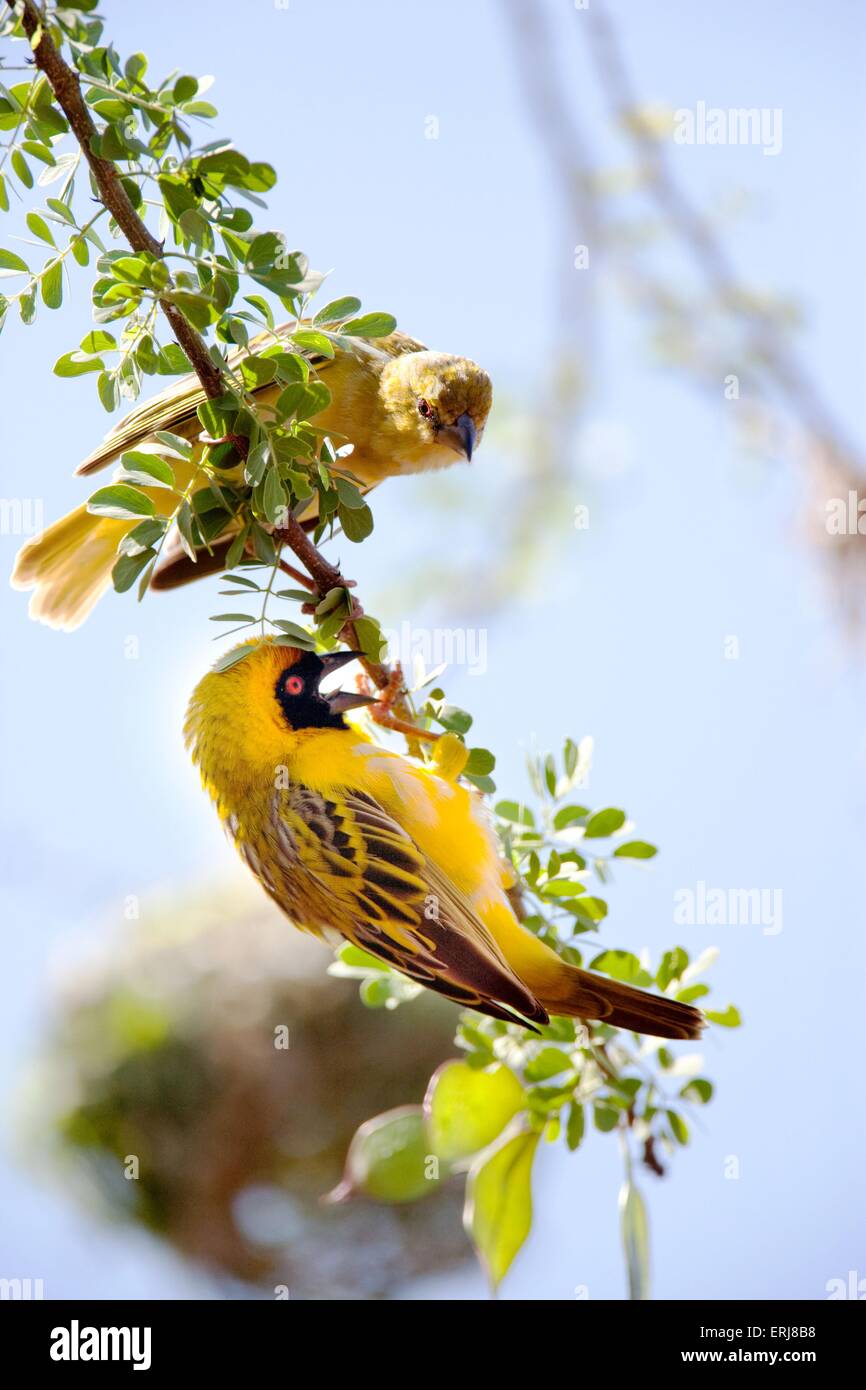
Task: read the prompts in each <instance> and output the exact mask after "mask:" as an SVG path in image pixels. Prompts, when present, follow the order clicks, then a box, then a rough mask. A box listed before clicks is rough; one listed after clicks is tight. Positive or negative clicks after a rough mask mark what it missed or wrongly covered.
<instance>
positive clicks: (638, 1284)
mask: <svg viewBox="0 0 866 1390" xmlns="http://www.w3.org/2000/svg"><path fill="white" fill-rule="evenodd" d="M619 1219H620V1233H621V1236H622V1248H623V1252H624V1254H625V1267H626V1273H627V1276H628V1296H629V1298H630V1299H637V1300H639V1301H645V1300H646V1299H648V1298H649V1296H650V1272H649V1223H648V1221H647V1214H646V1207H645V1206H644V1200H643V1197H642V1196H641V1194H640V1192H639V1191H638V1189H637V1188H636V1187H635V1185H634V1183H633V1182H626V1183H624V1184H623V1186H622V1187H621V1189H620V1194H619Z"/></svg>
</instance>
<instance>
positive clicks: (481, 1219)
mask: <svg viewBox="0 0 866 1390" xmlns="http://www.w3.org/2000/svg"><path fill="white" fill-rule="evenodd" d="M539 1138H540V1136H539V1135H538V1134H535V1133H528V1134H518V1135H515V1137H514V1138H513V1139H508V1140H507V1141H506V1142H505V1143H504V1144H502V1145H500V1147H499V1148H497V1149H496V1150H495V1152H494V1153H493V1154H491V1155H489V1156H486V1155H484V1154H482V1155H481V1156H480V1157H479V1158H478V1159H477V1160H476V1161H475V1163H474V1164H473V1165H472V1168H471V1169H470V1172H469V1177H468V1179H467V1183H466V1205H465V1207H464V1211H463V1225H464V1227H465V1229H466V1234H467V1235H468V1236H469V1239H470V1240H471V1241H472V1243H473V1245H474V1246H475V1249H476V1250H477V1252H478V1255H479V1258H480V1260H481V1263H482V1265H483V1266H484V1268H485V1269H486V1271H487V1275H488V1277H489V1279H490V1282H491V1284H492V1285H493V1287H494V1289H496V1288H497V1287H498V1286H499V1284H500V1283H501V1281H502V1280H503V1278H504V1277H505V1275H506V1274H507V1273H508V1270H509V1269H510V1267H511V1264H512V1262H513V1260H514V1257H515V1256H516V1255H517V1253H518V1251H519V1250H520V1247H521V1246H522V1245H523V1242H524V1241H525V1240H526V1237H527V1236H528V1235H529V1231H530V1228H531V1226H532V1162H533V1159H534V1158H535V1150H536V1149H537V1147H538V1141H539Z"/></svg>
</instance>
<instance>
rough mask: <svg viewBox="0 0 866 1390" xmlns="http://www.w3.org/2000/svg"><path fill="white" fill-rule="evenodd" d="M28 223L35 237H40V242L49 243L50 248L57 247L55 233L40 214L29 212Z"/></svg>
mask: <svg viewBox="0 0 866 1390" xmlns="http://www.w3.org/2000/svg"><path fill="white" fill-rule="evenodd" d="M26 221H27V226H28V227H29V228H30V230H31V232H32V233H33V235H34V236H38V237H39V240H40V241H47V242H48V245H49V246H56V245H57V243H56V242H55V240H54V233H53V232H52V231H51V228H50V227H49V226H48V223H47V222H45V221H44V220H43V218H41V217H40V216H39V213H38V212H28V214H27V218H26Z"/></svg>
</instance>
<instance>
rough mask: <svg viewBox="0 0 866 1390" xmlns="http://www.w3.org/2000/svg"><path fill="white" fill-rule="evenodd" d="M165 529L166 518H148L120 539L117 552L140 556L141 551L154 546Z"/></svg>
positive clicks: (166, 525) (166, 524)
mask: <svg viewBox="0 0 866 1390" xmlns="http://www.w3.org/2000/svg"><path fill="white" fill-rule="evenodd" d="M167 527H168V517H167V516H155V517H153V518H150V517H148V519H147V520H146V521H140V522H139V523H138V525H137V526H133V528H132V530H131V531H127V533H126V535H125V536H122V537H121V541H120V545H119V546H118V550H119V551H120V553H121V555H140V554H141V552H142V551H143V550H149V549H150V548H151V546H154V545H156V542H157V541H158V540H159V539H160V538H161V536H162V535H163V533H164V531H165V530H166V528H167Z"/></svg>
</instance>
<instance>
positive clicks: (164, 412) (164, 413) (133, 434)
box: [75, 323, 423, 475]
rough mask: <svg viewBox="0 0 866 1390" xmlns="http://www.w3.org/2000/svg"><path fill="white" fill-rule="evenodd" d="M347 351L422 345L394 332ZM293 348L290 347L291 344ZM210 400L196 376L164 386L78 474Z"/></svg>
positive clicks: (234, 356)
mask: <svg viewBox="0 0 866 1390" xmlns="http://www.w3.org/2000/svg"><path fill="white" fill-rule="evenodd" d="M294 331H295V324H294V323H284V324H281V326H280V327H279V328H277V329H276V330H275V332H276V336H277V337H280V338H283V337H288V335H289V334H290V333H293V332H294ZM272 337H273V335H271V334H269V333H268V334H265V333H263V334H261V335H260V336H259V337H258V338H254V339H252V340H251V343H250V346H251V347H256V346H259V345H261V346H266V345H267V343H268V341H269V340H271V339H272ZM345 343H346V346H347V348H349V349H351V350H352V351H355V352H358V353H370V354H378V355H379V356H380V357H381V356H382V355H384V356H386V357H396V356H397V355H398V354H399V353H402V352H421V351H423V344H422V343H419V342H417V341H416V340H415V339H414V338H409V337H407V336H406V334H405V333H392V334H390V335H389V336H388V337H387V338H378V339H376V340H375V342H370V343H368V342H366V341H365V340H364V339H361V338H351V337H347V338H346V339H345ZM289 346H291V344H290V345H289ZM292 351H295V352H299V353H301V355H302V356H304V357H306V359H307V361H308V362H309V363H310V365H311V366H312V367H315V369H316V371H317V372H319V373H322V372H325V371H327V369H328V366H329V365H330V363H331V361H332V360H333V359H332V358H329V357H322V356H320V355H319V354H317V353H312V352H304V351H302V350H301V349H300V348H294V347H293V348H292ZM245 355H246V350H245V349H241V348H238V349H236V350H234V351H232V352H230V353H229V354H228V363H229V366H234V365H236V364H237V363H238V362H239V361H240V360H241V359H242V357H244V356H245ZM273 390H274V387H273V386H271V385H267V386H262V387H260V388H259V391H258V392H256V394H257V395H259V394H261V393H262V392H267V391H273ZM206 400H207V396H206V394H205V392H204V391H203V390H202V388H201V383H200V382H199V379H198V377H197V376H196V375H195V374H194V373H190V374H189V375H188V376H184V377H181V378H180V380H178V381H174V382H172V383H171V385H169V386H167V387H165V389H164V390H163V391H160V392H158V394H157V395H155V396H151V398H150V399H149V400H147V401H143V402H142V403H141V404H140V405H137V406H136V407H135V408H134V409H133V410H131V411H130V412H129V414H128V415H125V416H124V417H123V419H122V420H119V421H118V423H117V424H116V425H115V426H114V427H113V428H112V429H111V430H109V432H108V434H107V435H106V436H105V439H104V440H103V441H102V443H101V444H100V445H99V447H98V448H96V449H94V451H93V453H92V454H89V455H88V457H87V458H86V459H84V461H83V462H82V463H80V464H79V465H78V467H77V469H76V470H75V471H76V473H77V474H79V475H85V474H88V473H95V472H96V471H97V470H98V469H100V468H104V467H105V465H106V464H108V463H111V462H112V461H113V460H114V459H116V458H118V457H119V456H120V455H121V454H122V453H124V451H125V450H127V449H134V448H135V447H136V446H137V445H139V444H141V443H143V441H144V440H145V439H147V438H148V437H149V436H150V435H152V434H153V433H154V432H155V431H156V430H172V431H174V432H175V433H177V432H178V431H179V430H181V429H182V427H183V426H185V425H188V424H189V423H190V421H192V420H194V419H195V414H196V411H197V410H198V408H199V406H200V405H203V404H204V402H205V401H206Z"/></svg>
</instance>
